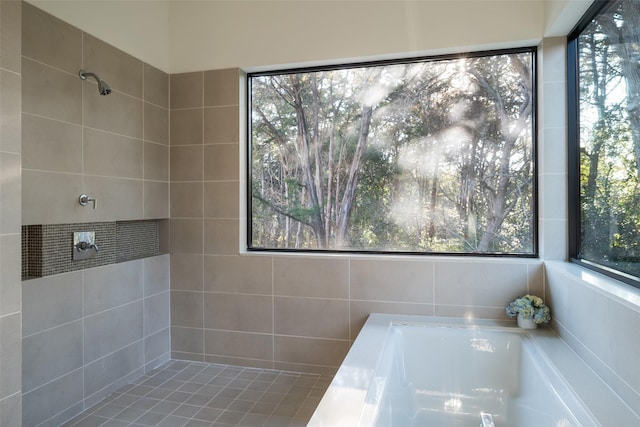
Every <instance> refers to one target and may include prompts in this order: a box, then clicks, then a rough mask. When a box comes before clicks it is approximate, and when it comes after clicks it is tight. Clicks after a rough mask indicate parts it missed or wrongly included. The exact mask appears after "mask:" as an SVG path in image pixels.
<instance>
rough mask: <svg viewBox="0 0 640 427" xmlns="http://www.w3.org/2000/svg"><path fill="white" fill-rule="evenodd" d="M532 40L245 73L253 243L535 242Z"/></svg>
mask: <svg viewBox="0 0 640 427" xmlns="http://www.w3.org/2000/svg"><path fill="white" fill-rule="evenodd" d="M535 54H536V52H535V49H534V48H527V49H517V50H510V51H500V52H482V53H474V54H467V55H461V56H447V57H437V58H421V59H412V60H405V61H394V62H384V63H368V64H357V65H350V66H340V67H324V68H314V69H300V70H286V71H279V72H268V73H254V74H250V75H249V79H248V82H249V88H248V91H247V92H248V94H249V97H250V99H249V103H248V104H249V117H250V123H249V126H250V130H249V146H250V147H249V167H248V170H249V179H248V182H249V191H248V199H249V200H248V218H249V221H248V247H249V249H250V250H322V251H354V252H392V253H455V254H490V255H520V256H535V255H536V253H537V243H536V241H537V239H536V197H535V187H536V184H535V176H536V174H535V162H534V159H535V120H534V112H535V105H534V94H535V76H534V69H535Z"/></svg>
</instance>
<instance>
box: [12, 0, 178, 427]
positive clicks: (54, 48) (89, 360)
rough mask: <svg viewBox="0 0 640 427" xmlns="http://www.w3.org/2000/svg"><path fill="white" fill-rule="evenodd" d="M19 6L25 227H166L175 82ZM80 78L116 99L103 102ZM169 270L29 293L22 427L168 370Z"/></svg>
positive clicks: (34, 286)
mask: <svg viewBox="0 0 640 427" xmlns="http://www.w3.org/2000/svg"><path fill="white" fill-rule="evenodd" d="M2 3H3V5H4V1H3V2H2ZM19 5H20V4H19ZM21 5H22V64H21V66H22V77H23V79H22V99H23V103H22V149H23V151H22V156H23V157H22V160H23V161H22V224H23V225H32V224H70V223H89V222H114V221H131V220H134V221H137V220H143V219H162V218H168V214H169V199H168V197H169V182H168V178H169V145H168V140H169V127H168V117H169V110H168V107H169V105H168V99H169V76H168V74H166V73H164V72H162V71H160V70H158V69H155V68H153V67H151V66H149V65H147V64H145V63H143V62H142V61H139V60H138V59H136V58H134V57H132V56H130V55H127V54H125V53H124V52H122V51H119V50H117V49H115V48H114V47H112V46H110V45H107V44H106V43H104V42H102V41H100V40H98V39H96V38H95V37H92V36H91V35H89V34H87V33H84V32H82V31H80V30H79V29H77V28H75V27H72V26H70V25H68V24H66V23H64V22H62V21H60V20H58V19H57V18H54V17H52V16H51V15H48V14H46V13H44V12H42V11H41V10H39V9H37V8H36V7H34V6H32V5H30V4H28V3H24V2H23V3H21ZM18 62H19V61H18ZM82 68H84V69H87V70H89V71H92V72H95V73H97V74H98V75H99V76H100V77H101V78H102V79H104V80H105V81H106V82H107V83H108V84H109V85H110V86H111V88H112V89H113V92H112V93H111V94H110V95H108V96H100V95H98V90H97V84H96V83H95V81H93V80H86V81H82V80H81V79H80V78H79V76H78V71H79V70H80V69H82ZM3 170H4V169H3ZM81 193H86V194H88V195H90V196H92V197H94V198H96V199H97V200H98V206H97V209H95V210H93V209H91V207H90V206H87V207H82V206H80V205H79V203H78V197H79V195H80V194H81ZM18 222H19V220H18ZM169 265H170V261H169V255H160V256H155V257H150V258H145V259H140V260H135V261H129V262H122V263H116V264H111V265H105V266H100V267H94V268H87V269H84V270H81V271H74V272H69V273H64V274H56V275H52V276H48V277H44V278H39V279H34V280H29V281H25V282H23V284H22V301H23V307H24V310H23V313H22V314H23V316H22V325H23V330H22V392H23V395H22V408H23V412H22V425H23V426H25V427H27V426H36V425H39V424H41V423H44V425H59V424H61V423H62V422H64V421H66V420H68V419H69V418H72V417H73V416H75V415H76V414H78V413H80V412H82V411H83V410H84V409H85V408H87V407H89V406H91V405H92V404H94V403H96V402H97V401H98V400H100V399H102V398H103V397H105V396H106V395H108V394H109V393H111V392H112V391H113V390H115V389H116V388H118V387H119V386H121V385H123V384H125V383H127V382H129V381H131V380H133V379H135V378H137V377H139V376H140V375H142V374H144V372H145V371H146V370H149V369H152V368H154V367H156V366H158V365H160V364H162V363H164V362H165V361H166V360H168V359H169V357H170V328H169V326H170V321H169V315H170V306H169V297H170V293H169V278H170V274H169ZM18 347H19V345H18ZM3 361H4V359H3ZM19 372H20V370H19V369H18V373H19ZM3 426H4V424H3Z"/></svg>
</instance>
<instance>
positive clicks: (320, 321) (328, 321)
mask: <svg viewBox="0 0 640 427" xmlns="http://www.w3.org/2000/svg"><path fill="white" fill-rule="evenodd" d="M274 328H275V333H276V334H278V335H296V336H303V337H316V338H335V339H349V301H348V300H335V299H324V298H297V297H276V298H275V300H274Z"/></svg>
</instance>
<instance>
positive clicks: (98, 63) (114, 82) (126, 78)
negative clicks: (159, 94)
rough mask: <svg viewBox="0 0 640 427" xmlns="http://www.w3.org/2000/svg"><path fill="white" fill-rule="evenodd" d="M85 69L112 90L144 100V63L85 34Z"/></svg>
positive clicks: (83, 45)
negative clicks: (98, 77) (97, 76)
mask: <svg viewBox="0 0 640 427" xmlns="http://www.w3.org/2000/svg"><path fill="white" fill-rule="evenodd" d="M82 47H83V59H84V69H85V70H86V71H90V72H93V73H96V74H97V75H99V76H100V78H101V79H103V80H104V81H106V82H107V83H108V84H109V86H110V87H111V89H113V90H117V91H120V92H124V93H126V94H128V95H131V96H135V97H136V98H140V99H141V98H142V61H140V60H139V59H136V58H134V57H133V56H131V55H129V54H127V53H125V52H123V51H121V50H119V49H116V48H115V47H113V46H111V45H109V44H107V43H105V42H103V41H102V40H99V39H97V38H95V37H93V36H91V35H89V34H87V33H83V44H82Z"/></svg>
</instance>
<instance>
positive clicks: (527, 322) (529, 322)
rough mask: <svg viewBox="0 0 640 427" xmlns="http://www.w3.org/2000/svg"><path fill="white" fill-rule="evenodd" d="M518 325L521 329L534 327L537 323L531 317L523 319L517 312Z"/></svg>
mask: <svg viewBox="0 0 640 427" xmlns="http://www.w3.org/2000/svg"><path fill="white" fill-rule="evenodd" d="M518 326H519V327H521V328H522V329H536V328H537V327H538V324H537V323H536V322H534V321H533V319H525V318H524V317H522V315H520V314H518Z"/></svg>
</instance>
